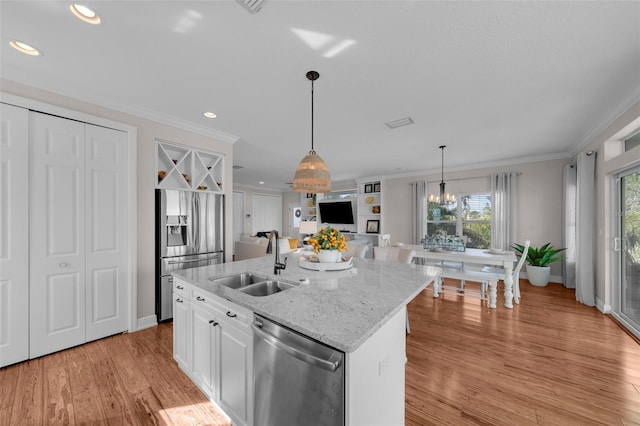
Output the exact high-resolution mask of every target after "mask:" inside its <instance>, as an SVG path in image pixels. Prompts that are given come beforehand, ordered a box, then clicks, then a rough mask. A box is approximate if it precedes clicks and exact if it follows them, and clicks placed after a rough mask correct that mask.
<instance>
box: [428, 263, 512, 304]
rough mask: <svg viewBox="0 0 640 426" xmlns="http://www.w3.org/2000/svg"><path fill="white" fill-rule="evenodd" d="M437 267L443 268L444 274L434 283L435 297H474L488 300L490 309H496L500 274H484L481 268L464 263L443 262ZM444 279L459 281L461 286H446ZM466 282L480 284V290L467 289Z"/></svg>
mask: <svg viewBox="0 0 640 426" xmlns="http://www.w3.org/2000/svg"><path fill="white" fill-rule="evenodd" d="M435 266H438V267H439V268H441V269H442V272H441V273H440V275H439V276H438V278H437V279H436V281H435V283H434V286H433V297H438V296H439V294H440V293H443V294H454V295H457V296H464V297H473V298H477V299H481V300H488V301H489V307H490V308H495V307H496V303H495V300H496V297H497V285H498V280H499V279H500V277H499V275H498V274H495V273H491V272H484V271H482V268H480V267H477V266H470V265H464V264H462V263H459V264H451V263H450V262H441V263H438V264H436V265H435ZM444 278H450V279H454V280H459V281H460V285H459V286H451V285H445V284H444ZM466 281H472V282H478V283H480V289H475V288H468V287H466V286H465V283H466ZM492 301H493V303H492ZM492 305H493V306H492Z"/></svg>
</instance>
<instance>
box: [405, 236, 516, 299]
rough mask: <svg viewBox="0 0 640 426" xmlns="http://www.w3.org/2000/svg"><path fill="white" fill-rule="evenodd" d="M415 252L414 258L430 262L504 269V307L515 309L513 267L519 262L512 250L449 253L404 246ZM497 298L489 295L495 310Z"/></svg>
mask: <svg viewBox="0 0 640 426" xmlns="http://www.w3.org/2000/svg"><path fill="white" fill-rule="evenodd" d="M404 246H405V247H407V248H411V249H412V250H414V251H415V256H414V258H419V259H426V260H427V261H429V262H433V261H437V262H440V261H443V262H455V263H460V264H462V265H464V264H473V265H491V266H497V267H502V268H504V276H505V278H504V306H505V307H506V308H509V309H511V308H513V267H514V265H515V263H516V261H517V258H516V255H515V253H514V252H513V251H511V250H504V251H503V250H488V249H477V248H465V250H464V251H448V250H444V249H426V248H423V246H421V245H409V244H407V245H404ZM438 296H439V293H438V288H437V286H434V287H433V297H438ZM495 299H496V296H495V293H494V292H491V293H490V295H489V307H492V308H495V306H496V300H495Z"/></svg>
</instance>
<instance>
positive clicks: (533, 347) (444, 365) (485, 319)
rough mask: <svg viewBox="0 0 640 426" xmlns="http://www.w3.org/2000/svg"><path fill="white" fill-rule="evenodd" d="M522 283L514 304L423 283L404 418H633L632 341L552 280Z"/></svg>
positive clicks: (552, 421)
mask: <svg viewBox="0 0 640 426" xmlns="http://www.w3.org/2000/svg"><path fill="white" fill-rule="evenodd" d="M500 284H501V283H500ZM520 287H521V289H522V300H521V304H520V305H515V307H514V309H506V308H504V306H501V305H500V300H502V297H500V296H501V295H500V294H499V297H498V302H499V306H498V309H495V310H494V309H489V308H487V306H486V302H480V301H479V300H477V299H470V298H466V299H465V298H462V297H457V296H450V295H444V296H440V297H439V298H437V299H433V297H431V290H430V289H427V290H426V291H424V292H422V293H421V294H420V295H419V296H418V297H417V298H416V299H415V300H414V301H413V302H412V303H411V304H410V305H409V316H410V321H411V334H410V335H409V336H408V337H407V356H408V362H407V368H406V424H407V425H539V424H544V425H632V424H633V425H638V424H640V346H639V345H638V344H637V343H636V342H635V341H634V340H633V339H632V338H631V337H630V336H628V335H627V333H626V332H625V331H624V330H622V329H621V328H620V327H619V326H618V325H617V324H616V323H615V322H614V321H612V320H611V318H609V317H608V316H605V315H602V314H601V313H599V312H598V311H597V310H596V308H589V307H587V306H584V305H582V304H580V303H578V302H576V301H575V292H574V291H572V290H568V289H565V288H564V287H563V286H562V285H560V284H553V283H552V284H549V285H548V287H546V288H539V287H534V286H531V285H530V284H529V283H528V281H526V280H523V281H521V285H520ZM499 288H502V286H501V285H500V286H499Z"/></svg>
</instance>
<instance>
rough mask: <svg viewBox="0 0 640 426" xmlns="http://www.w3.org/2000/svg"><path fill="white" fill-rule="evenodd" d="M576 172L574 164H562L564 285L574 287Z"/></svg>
mask: <svg viewBox="0 0 640 426" xmlns="http://www.w3.org/2000/svg"><path fill="white" fill-rule="evenodd" d="M577 185H578V174H577V167H576V165H575V164H567V165H566V166H564V191H563V192H564V242H563V247H566V248H567V250H565V252H564V262H563V264H562V266H563V268H562V269H563V271H562V275H563V276H564V286H565V287H567V288H576V198H577V196H578V191H577V189H578V188H577Z"/></svg>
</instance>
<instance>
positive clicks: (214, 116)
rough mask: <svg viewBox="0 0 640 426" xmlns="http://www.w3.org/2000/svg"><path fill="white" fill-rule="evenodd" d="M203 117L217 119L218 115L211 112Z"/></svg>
mask: <svg viewBox="0 0 640 426" xmlns="http://www.w3.org/2000/svg"><path fill="white" fill-rule="evenodd" d="M203 115H204V116H205V117H207V118H216V117H217V116H218V114H216V113H215V112H211V111H207V112H205V113H204V114H203Z"/></svg>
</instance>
